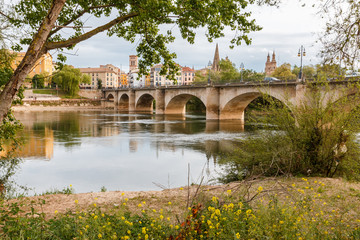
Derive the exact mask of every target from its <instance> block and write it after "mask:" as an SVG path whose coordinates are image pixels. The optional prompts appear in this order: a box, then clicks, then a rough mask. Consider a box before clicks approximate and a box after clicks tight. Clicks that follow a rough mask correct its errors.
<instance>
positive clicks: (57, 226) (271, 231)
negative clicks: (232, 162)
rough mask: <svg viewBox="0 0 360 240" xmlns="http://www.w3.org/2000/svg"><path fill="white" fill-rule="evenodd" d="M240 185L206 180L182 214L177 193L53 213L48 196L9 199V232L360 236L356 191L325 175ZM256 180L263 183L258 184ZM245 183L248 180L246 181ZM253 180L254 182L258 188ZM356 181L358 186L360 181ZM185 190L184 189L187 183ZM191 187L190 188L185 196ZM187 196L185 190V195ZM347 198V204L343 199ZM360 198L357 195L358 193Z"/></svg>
mask: <svg viewBox="0 0 360 240" xmlns="http://www.w3.org/2000/svg"><path fill="white" fill-rule="evenodd" d="M256 181H257V180H255V181H254V182H248V183H246V184H247V186H245V185H246V184H245V183H242V184H240V185H239V184H237V185H233V186H232V187H229V188H227V190H225V191H224V192H223V193H222V194H209V188H204V189H203V191H202V192H201V194H200V193H199V194H198V195H197V198H196V199H195V200H194V201H192V202H193V205H192V206H191V207H189V208H188V209H186V212H185V214H184V215H179V214H178V213H179V211H178V210H176V209H175V208H176V206H175V204H174V203H173V202H171V201H165V202H166V203H163V205H162V206H159V207H158V208H154V207H153V206H151V203H148V202H147V201H146V200H144V199H139V198H137V200H136V201H137V202H136V203H135V202H132V201H133V200H129V199H128V198H127V196H126V194H124V193H123V194H122V196H121V199H120V201H119V204H116V205H113V206H112V207H111V208H108V207H107V208H105V206H100V204H99V201H100V199H96V198H95V199H93V203H92V204H91V205H90V206H88V207H87V208H85V207H84V206H83V205H81V203H80V202H79V201H78V200H74V204H75V205H76V207H75V209H73V210H72V211H68V212H65V213H64V212H58V211H57V210H55V212H54V213H53V214H50V215H52V216H51V217H50V218H49V216H47V215H46V214H44V213H42V212H41V211H37V210H35V209H40V210H41V207H42V206H44V204H45V200H42V199H40V200H39V201H37V202H35V201H31V202H30V206H28V209H26V207H25V205H24V204H25V202H23V203H19V202H14V201H12V202H2V203H1V208H0V209H1V210H0V211H1V212H0V226H1V229H2V230H1V231H0V237H1V238H2V239H298V240H301V239H359V238H360V216H359V212H358V209H356V208H354V204H355V206H356V205H357V203H356V202H351V201H352V200H350V196H345V195H343V194H342V193H339V194H337V195H336V194H335V195H334V189H331V187H330V186H326V185H325V184H324V183H323V182H321V181H320V180H318V179H305V178H303V179H302V180H300V181H293V182H294V183H288V182H278V184H276V186H274V187H273V188H271V189H270V188H268V187H269V186H270V185H269V183H267V182H260V181H257V182H256ZM255 182H256V184H255ZM244 184H245V185H244ZM248 186H252V187H251V188H250V187H248ZM352 189H353V190H351V189H349V190H348V191H349V192H350V193H354V194H356V193H358V191H359V190H358V189H355V188H352ZM180 192H181V191H180ZM185 195H186V194H183V195H182V197H184V196H185ZM185 197H186V196H185ZM347 197H349V198H348V200H347V205H348V206H344V205H343V203H344V201H345V198H347ZM357 201H358V200H357Z"/></svg>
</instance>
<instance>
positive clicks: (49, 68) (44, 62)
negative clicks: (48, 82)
mask: <svg viewBox="0 0 360 240" xmlns="http://www.w3.org/2000/svg"><path fill="white" fill-rule="evenodd" d="M13 53H14V54H16V56H15V60H14V61H13V62H12V64H11V67H12V68H13V69H16V68H17V66H18V65H19V64H20V62H21V61H22V60H23V58H24V57H25V52H19V53H17V52H13ZM44 72H47V73H48V74H49V75H51V74H52V73H53V61H52V56H51V54H50V53H46V54H44V55H42V56H41V57H40V59H39V60H37V61H36V63H35V66H34V67H33V69H31V71H30V72H29V74H28V75H29V77H31V78H32V77H33V76H35V75H36V74H41V73H44Z"/></svg>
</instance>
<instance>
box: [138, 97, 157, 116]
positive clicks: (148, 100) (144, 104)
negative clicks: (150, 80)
mask: <svg viewBox="0 0 360 240" xmlns="http://www.w3.org/2000/svg"><path fill="white" fill-rule="evenodd" d="M154 99H155V98H154V96H152V95H151V94H149V93H144V94H142V95H141V96H139V98H138V99H137V101H136V107H135V109H136V112H146V113H152V112H153V107H154V106H153V103H154Z"/></svg>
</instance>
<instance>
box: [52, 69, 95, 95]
mask: <svg viewBox="0 0 360 240" xmlns="http://www.w3.org/2000/svg"><path fill="white" fill-rule="evenodd" d="M53 82H54V83H56V84H57V85H59V86H60V87H61V89H62V90H64V91H65V92H66V93H68V94H69V95H70V96H74V95H76V94H77V92H78V91H79V85H80V84H81V83H87V84H90V82H91V78H90V76H89V75H86V74H82V73H81V72H80V70H79V69H77V68H73V67H70V66H68V65H65V66H64V68H63V69H62V70H60V71H59V72H57V73H56V74H55V75H54V77H53Z"/></svg>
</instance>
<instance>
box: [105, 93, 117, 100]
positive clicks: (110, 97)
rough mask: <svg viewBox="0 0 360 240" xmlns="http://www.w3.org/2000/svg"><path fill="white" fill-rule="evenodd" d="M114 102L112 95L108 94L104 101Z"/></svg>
mask: <svg viewBox="0 0 360 240" xmlns="http://www.w3.org/2000/svg"><path fill="white" fill-rule="evenodd" d="M114 100H115V98H114V95H113V94H112V93H108V94H107V96H106V101H109V102H114Z"/></svg>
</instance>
